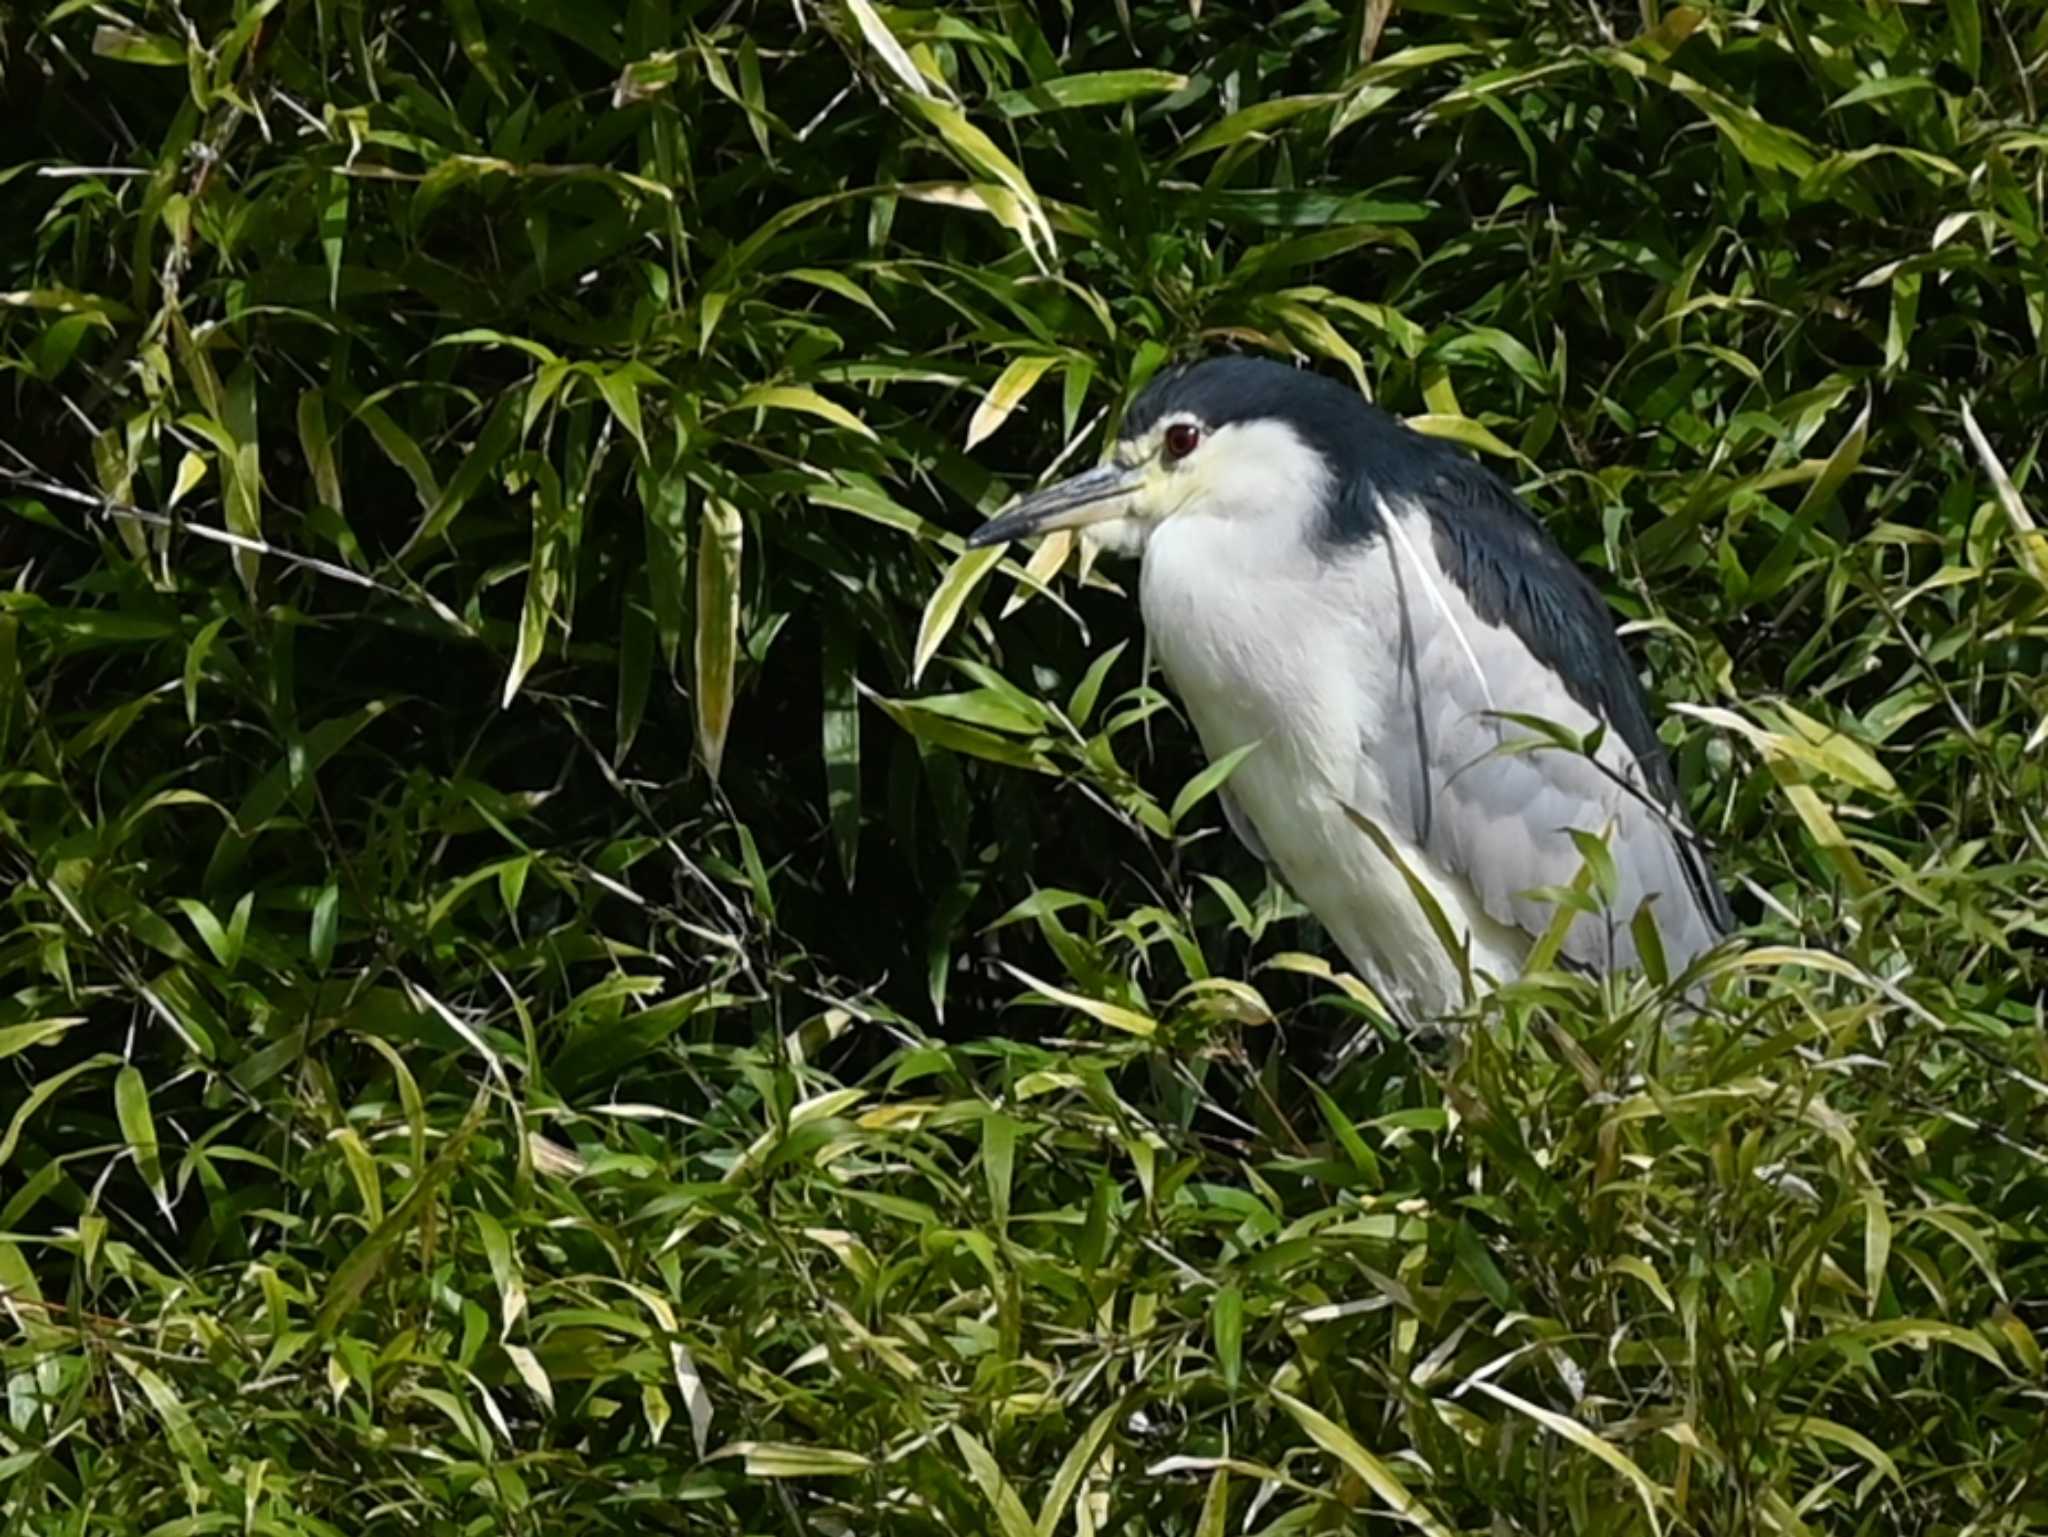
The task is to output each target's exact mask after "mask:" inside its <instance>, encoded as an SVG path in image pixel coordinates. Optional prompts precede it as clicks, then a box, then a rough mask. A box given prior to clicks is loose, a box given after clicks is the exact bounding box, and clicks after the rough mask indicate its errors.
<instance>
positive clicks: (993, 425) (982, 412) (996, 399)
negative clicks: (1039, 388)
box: [967, 357, 1059, 449]
mask: <svg viewBox="0 0 2048 1537" xmlns="http://www.w3.org/2000/svg"><path fill="white" fill-rule="evenodd" d="M1058 361H1059V359H1058V358H1054V357H1026V358H1013V359H1012V360H1011V361H1010V365H1009V366H1008V367H1007V368H1005V369H1004V370H1003V371H1002V373H1001V374H999V375H998V376H997V378H996V382H995V383H994V384H992V385H990V386H989V392H988V394H987V396H986V397H985V398H984V399H983V400H982V402H981V404H980V405H979V406H976V407H975V409H974V416H973V418H972V419H971V420H970V421H969V422H968V423H967V446H968V447H969V448H970V449H971V448H973V447H974V446H975V445H976V444H978V443H979V442H981V440H982V439H983V438H985V437H987V436H988V435H989V434H990V433H992V432H994V431H995V430H996V429H997V428H998V427H1000V426H1002V425H1003V422H1004V421H1005V419H1007V418H1008V416H1009V414H1010V413H1011V412H1012V411H1014V410H1016V409H1017V407H1018V406H1019V405H1021V404H1023V401H1024V397H1025V396H1026V395H1028V394H1030V393H1031V387H1032V386H1033V385H1034V384H1036V383H1038V381H1039V380H1040V379H1042V378H1044V377H1045V373H1046V370H1047V369H1049V368H1051V367H1052V366H1053V364H1055V363H1057V362H1058Z"/></svg>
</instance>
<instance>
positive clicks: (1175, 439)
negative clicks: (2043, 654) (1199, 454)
mask: <svg viewBox="0 0 2048 1537" xmlns="http://www.w3.org/2000/svg"><path fill="white" fill-rule="evenodd" d="M1201 441H1202V429H1201V428H1199V427H1197V426H1196V425H1195V424H1194V423H1193V422H1175V423H1174V424H1173V425H1172V426H1171V427H1168V428H1167V429H1166V457H1167V458H1169V459H1185V458H1187V456H1188V455H1189V454H1191V453H1193V452H1194V451H1195V445H1196V444H1197V443H1200V442H1201Z"/></svg>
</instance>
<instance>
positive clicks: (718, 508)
mask: <svg viewBox="0 0 2048 1537" xmlns="http://www.w3.org/2000/svg"><path fill="white" fill-rule="evenodd" d="M745 533H746V525H745V523H744V522H743V521H742V520H741V518H740V512H739V509H738V508H737V507H735V506H733V505H732V503H730V502H728V501H726V500H725V499H724V498H723V497H718V496H713V497H710V498H707V499H706V501H705V503H704V511H703V516H702V517H701V519H700V520H699V529H698V539H697V628H696V640H695V644H694V648H693V650H692V653H691V655H692V662H693V672H694V675H695V677H696V681H697V689H696V701H695V702H696V709H697V753H698V756H699V757H701V758H702V759H703V760H704V768H705V771H706V772H707V773H709V774H710V776H711V777H712V779H713V780H716V779H717V778H718V770H719V767H720V765H721V764H722V763H723V762H724V760H725V738H726V733H727V732H728V731H729V730H730V729H731V727H732V707H733V679H734V668H735V666H736V665H737V663H738V660H739V627H740V559H741V550H742V545H743V542H744V539H745Z"/></svg>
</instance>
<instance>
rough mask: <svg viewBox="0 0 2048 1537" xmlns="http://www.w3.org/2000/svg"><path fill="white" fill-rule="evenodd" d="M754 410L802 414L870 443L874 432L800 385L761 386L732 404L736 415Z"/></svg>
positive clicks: (854, 417) (830, 401)
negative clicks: (751, 408)
mask: <svg viewBox="0 0 2048 1537" xmlns="http://www.w3.org/2000/svg"><path fill="white" fill-rule="evenodd" d="M748 407H755V408H759V409H763V410H781V411H802V412H805V413H807V414H808V415H811V416H815V417H818V418H819V419H820V420H823V421H828V422H830V423H831V424H832V425H833V426H835V427H844V428H845V429H846V430H847V431H848V432H857V433H859V434H860V435H861V436H862V437H864V438H868V439H870V440H872V439H873V438H874V436H875V434H874V431H873V430H872V429H871V428H870V427H869V426H868V424H867V423H866V422H864V421H862V420H861V419H860V418H859V417H857V416H855V415H854V414H853V413H852V412H851V411H849V410H847V409H846V407H844V406H842V405H840V404H839V403H838V402H837V401H834V400H827V399H826V398H825V397H824V396H823V395H820V394H819V393H818V392H817V391H816V390H814V389H812V388H810V386H808V385H803V384H760V385H756V386H755V387H754V388H753V389H750V390H748V391H747V392H746V393H745V394H743V395H741V396H740V398H739V399H738V400H735V401H734V402H733V403H732V406H731V409H732V410H735V411H739V410H745V409H747V408H748Z"/></svg>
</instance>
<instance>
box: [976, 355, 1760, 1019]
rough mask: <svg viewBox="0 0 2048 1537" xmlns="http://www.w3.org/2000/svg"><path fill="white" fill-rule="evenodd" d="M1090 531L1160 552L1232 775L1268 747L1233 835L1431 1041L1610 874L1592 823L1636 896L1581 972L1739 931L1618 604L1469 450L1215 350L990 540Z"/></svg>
mask: <svg viewBox="0 0 2048 1537" xmlns="http://www.w3.org/2000/svg"><path fill="white" fill-rule="evenodd" d="M1084 526H1086V527H1088V528H1090V530H1091V534H1092V537H1094V538H1095V539H1097V540H1098V541H1100V542H1101V543H1103V544H1104V545H1106V546H1108V547H1109V548H1110V549H1112V550H1120V551H1122V552H1124V553H1128V554H1136V555H1139V556H1140V557H1142V562H1143V564H1142V570H1141V574H1140V583H1139V592H1140V599H1141V604H1140V606H1141V608H1142V610H1143V613H1144V618H1145V627H1146V631H1147V633H1148V635H1149V637H1150V640H1151V646H1152V651H1153V654H1154V656H1155V657H1156V658H1157V659H1158V662H1159V664H1160V666H1161V668H1162V669H1163V670H1164V672H1165V674H1166V677H1167V680H1168V681H1169V682H1170V683H1171V684H1172V686H1173V688H1174V690H1175V692H1176V693H1178V694H1179V695H1180V697H1181V699H1182V701H1183V702H1184V703H1185V705H1186V706H1187V711H1188V714H1189V715H1190V717H1192V719H1193V721H1194V725H1195V729H1196V730H1197V732H1199V733H1200V735H1201V739H1202V745H1203V747H1204V749H1205V750H1206V751H1207V752H1208V754H1209V756H1210V758H1211V759H1212V760H1214V759H1219V758H1221V757H1222V756H1223V755H1225V754H1226V753H1230V752H1233V751H1235V750H1236V749H1238V748H1240V747H1243V746H1244V745H1245V744H1247V743H1253V742H1256V743H1258V744H1259V745H1258V746H1257V747H1256V748H1255V749H1253V750H1252V751H1251V752H1250V754H1249V755H1248V756H1247V757H1245V758H1244V760H1243V761H1242V762H1241V763H1239V764H1238V766H1237V768H1236V769H1235V771H1234V772H1233V773H1232V775H1231V777H1230V780H1229V783H1228V785H1227V786H1226V787H1225V790H1224V792H1223V793H1224V797H1225V807H1226V810H1227V811H1228V814H1229V817H1230V822H1231V825H1232V827H1233V828H1234V829H1235V830H1236V832H1237V834H1238V836H1239V837H1240V838H1241V839H1243V840H1244V842H1245V843H1246V844H1247V845H1249V846H1250V848H1251V849H1252V851H1253V852H1254V853H1255V854H1257V855H1258V856H1259V857H1260V858H1261V859H1262V860H1264V861H1265V862H1266V863H1267V864H1269V865H1270V866H1272V867H1273V868H1274V869H1275V870H1277V871H1278V873H1279V874H1280V876H1281V877H1282V878H1283V879H1284V880H1285V881H1286V883H1287V884H1288V885H1289V886H1290V887H1292V888H1293V890H1294V892H1295V894H1296V895H1297V896H1298V897H1299V898H1300V899H1301V900H1302V901H1303V902H1304V903H1306V904H1307V906H1308V907H1309V909H1310V910H1311V911H1312V912H1313V913H1314V914H1315V915H1316V917H1317V918H1318V919H1319V920H1320V921H1321V922H1322V924H1323V926H1324V927H1325V928H1326V929H1327V930H1328V931H1329V932H1330V935H1331V937H1332V938H1334V939H1335V940H1336V942H1337V944H1338V945H1339V947H1340V948H1342V950H1343V952H1344V954H1345V956H1346V957H1347V958H1348V959H1349V960H1350V962H1351V964H1352V965H1353V966H1354V967H1356V968H1357V969H1358V971H1359V972H1360V974H1361V975H1362V976H1363V977H1364V978H1365V979H1366V980H1367V981H1369V982H1371V983H1373V984H1374V985H1375V986H1376V987H1377V988H1378V989H1379V991H1380V992H1381V994H1382V995H1383V996H1384V997H1385V998H1386V1000H1387V1001H1388V1002H1389V1003H1390V1004H1392V1005H1393V1006H1394V1007H1395V1008H1396V1010H1397V1011H1398V1012H1400V1013H1401V1014H1403V1015H1404V1016H1406V1018H1407V1020H1408V1022H1409V1023H1411V1024H1413V1025H1418V1026H1427V1025H1429V1024H1431V1023H1433V1022H1435V1021H1437V1020H1440V1019H1441V1018H1442V1017H1443V1016H1445V1015H1446V1014H1449V1013H1450V1012H1452V1011H1454V1010H1456V1009H1457V1008H1459V1007H1460V1006H1461V1005H1462V1004H1464V1003H1465V1002H1466V999H1467V989H1466V985H1465V984H1466V978H1467V976H1468V974H1469V975H1470V976H1471V977H1472V978H1473V980H1474V981H1475V983H1476V984H1477V985H1478V986H1479V987H1482V988H1483V987H1484V986H1485V985H1486V980H1487V979H1488V978H1491V979H1493V980H1495V981H1500V980H1506V979H1509V978H1512V977H1514V976H1516V975H1518V974H1519V972H1520V971H1521V969H1522V966H1523V964H1524V962H1525V960H1526V959H1527V957H1528V955H1529V952H1530V950H1531V948H1532V947H1533V945H1534V944H1535V942H1536V939H1537V937H1538V936H1540V935H1542V934H1543V933H1544V932H1545V931H1546V929H1547V928H1549V926H1550V924H1551V922H1552V919H1553V916H1554V915H1555V914H1556V912H1557V907H1556V899H1555V897H1554V896H1546V895H1545V893H1544V888H1552V889H1553V891H1554V890H1555V889H1556V888H1561V887H1567V886H1569V885H1571V884H1572V882H1573V881H1574V879H1575V878H1577V877H1578V876H1579V874H1580V872H1581V871H1582V869H1584V868H1586V863H1585V854H1584V851H1583V850H1582V848H1581V847H1580V844H1579V842H1578V841H1576V840H1575V839H1574V838H1573V836H1572V833H1573V831H1574V830H1577V831H1579V832H1581V833H1585V834H1591V835H1592V836H1594V837H1596V838H1603V839H1604V840H1605V842H1606V845H1607V848H1608V850H1609V853H1610V854H1611V856H1612V862H1613V885H1614V891H1613V900H1612V901H1611V902H1609V903H1608V904H1607V905H1606V907H1605V908H1604V909H1603V910H1600V911H1581V912H1579V914H1578V916H1577V917H1576V918H1574V919H1573V920H1572V921H1571V926H1570V928H1569V929H1568V930H1567V931H1566V933H1565V938H1564V941H1563V945H1562V955H1563V958H1564V959H1565V960H1566V961H1567V962H1569V963H1572V964H1576V965H1578V966H1580V967H1584V968H1587V969H1591V970H1597V971H1606V970H1611V969H1613V968H1615V967H1619V966H1626V965H1633V964H1635V963H1636V962H1637V961H1638V959H1639V957H1638V952H1637V945H1636V940H1635V936H1634V934H1633V932H1632V921H1633V920H1634V919H1635V917H1636V914H1637V913H1638V912H1639V911H1640V910H1641V909H1642V907H1643V905H1644V904H1645V903H1648V904H1649V905H1650V912H1651V914H1652V916H1653V917H1654V918H1655V920H1656V924H1657V929H1658V935H1659V940H1660V943H1661V946H1662V948H1663V950H1664V953H1665V956H1666V959H1667V961H1668V963H1669V964H1670V966H1671V969H1672V970H1673V972H1674V973H1675V972H1676V971H1678V970H1679V969H1681V968H1682V967H1683V966H1685V965H1686V964H1687V963H1689V962H1691V961H1692V960H1693V959H1694V958H1695V957H1697V956H1698V955H1699V954H1700V953H1701V952H1702V951H1704V950H1706V949H1708V948H1710V947H1711V946H1712V945H1713V944H1714V943H1715V942H1716V940H1717V939H1719V938H1720V936H1721V935H1722V934H1723V933H1724V932H1725V930H1726V929H1727V928H1728V926H1729V922H1730V920H1729V914H1728V907H1727V902H1726V899H1725V897H1724V896H1723V894H1722V892H1721V889H1720V887H1719V886H1718V885H1717V884H1716V882H1715V880H1714V877H1713V874H1712V872H1711V871H1710V870H1709V868H1708V865H1707V861H1706V858H1705V855H1704V852H1703V850H1702V848H1701V846H1700V843H1699V840H1698V837H1697V835H1696V834H1695V833H1694V831H1693V829H1692V826H1691V824H1690V823H1689V822H1688V821H1687V819H1686V816H1685V812H1684V810H1683V809H1682V807H1681V806H1680V804H1679V801H1678V794H1677V785H1676V781H1675V779H1674V777H1673V775H1672V772H1671V766H1670V763H1669V762H1668V760H1667V759H1666V758H1665V755H1664V751H1663V747H1662V745H1661V744H1660V743H1659V742H1658V740H1657V734H1656V731H1655V730H1654V728H1653V727H1652V725H1651V723H1650V717H1649V712H1648V710H1647V708H1646V707H1645V704H1644V700H1643V695H1642V690H1641V688H1640V686H1639V685H1638V683H1637V679H1636V675H1635V671H1634V669H1633V668H1632V667H1631V666H1630V664H1629V660H1628V656H1627V654H1626V652H1625V651H1624V650H1623V648H1622V645H1621V641H1620V638H1619V637H1618V636H1617V635H1616V633H1615V627H1614V620H1613V617H1612V615H1611V614H1610V612H1609V610H1608V608H1607V605H1606V603H1605V602H1604V601H1603V600H1602V599H1601V597H1600V594H1599V592H1598V591H1597V590H1596V589H1595V588H1594V586H1593V584H1592V583H1591V582H1590V581H1588V580H1587V578H1586V576H1585V575H1584V574H1583V573H1582V572H1581V571H1580V570H1579V569H1578V567H1577V566H1576V565H1574V564H1573V562H1572V561H1571V560H1570V558H1569V557H1567V556H1566V555H1565V554H1564V552H1563V551H1562V550H1560V549H1559V548H1558V547H1557V546H1556V545H1555V544H1554V543H1552V541H1551V540H1550V538H1549V536H1548V535H1546V534H1545V533H1544V531H1543V528H1542V525H1541V524H1539V523H1538V522H1537V521H1536V518H1535V515H1534V514H1533V513H1531V512H1530V511H1529V510H1528V509H1527V508H1526V507H1524V506H1523V505H1522V504H1521V502H1519V501H1518V500H1517V499H1516V498H1515V496H1514V494H1513V492H1511V491H1510V490H1509V489H1508V488H1507V486H1506V485H1504V484H1503V483H1502V482H1501V481H1500V480H1498V479H1497V478H1495V476H1494V475H1493V474H1492V473H1491V472H1490V471H1488V470H1486V469H1485V468H1483V467H1482V466H1480V465H1479V464H1477V463H1476V462H1474V461H1473V460H1471V459H1469V458H1467V457H1466V456H1465V455H1464V454H1462V453H1460V452H1459V451H1457V450H1456V449H1454V448H1452V447H1450V446H1448V445H1447V444H1445V443H1443V442H1441V441H1438V440H1436V439H1432V438H1427V437H1423V436H1421V435H1420V434H1418V433H1415V432H1413V431H1411V430H1410V429H1409V428H1407V427H1405V426H1403V425H1402V424H1401V423H1399V422H1397V421H1395V420H1394V419H1393V418H1392V417H1390V416H1388V415H1387V414H1386V413H1384V412H1383V411H1380V410H1379V409H1377V408H1376V407H1374V406H1372V405H1369V404H1367V403H1366V401H1364V400H1363V399H1362V398H1360V397H1359V396H1358V395H1356V394H1354V393H1353V392H1352V391H1350V390H1348V389H1346V388H1344V387H1343V386H1341V385H1339V384H1336V383H1333V382H1331V381H1330V380H1327V379H1324V378H1321V377H1319V376H1317V375H1315V374H1312V373H1306V372H1302V371H1299V370H1296V369H1293V368H1289V367H1286V366H1285V365H1283V364H1279V363H1274V362H1268V361H1264V360H1259V359H1252V358H1214V359H1210V360H1209V361H1206V362H1201V363H1196V364H1193V365H1190V366H1186V367H1183V368H1178V369H1175V370H1173V371H1171V372H1169V373H1166V374H1164V375H1162V376H1161V377H1159V378H1157V379H1155V380H1154V381H1153V382H1152V384H1150V385H1149V386H1148V387H1147V388H1146V390H1145V391H1144V393H1143V394H1141V395H1140V396H1139V397H1138V399H1137V400H1136V401H1135V402H1134V403H1133V405H1132V406H1131V409H1130V411H1129V413H1128V414H1127V415H1126V417H1125V418H1124V424H1123V431H1122V435H1121V436H1120V437H1119V439H1118V441H1117V443H1116V446H1115V451H1114V452H1113V453H1112V455H1111V456H1110V458H1109V460H1108V462H1106V463H1104V464H1102V465H1100V466H1099V467H1097V468H1095V469H1092V470H1089V471H1086V472H1085V473H1083V474H1080V475H1076V476H1074V477H1072V478H1071V479H1069V480H1065V481H1061V482H1060V483H1058V484H1056V485H1052V486H1048V487H1046V488H1044V489H1042V490H1039V491H1036V492H1034V493H1032V494H1031V495H1029V496H1027V497H1025V498H1024V499H1023V500H1022V501H1020V502H1018V503H1017V504H1016V505H1014V506H1013V507H1011V508H1010V509H1009V510H1008V511H1006V512H1004V513H1002V514H1001V515H1000V516H998V517H996V518H995V519H993V520H992V521H990V522H989V523H987V524H986V525H984V526H983V527H982V528H981V529H980V530H978V531H977V532H976V533H975V535H974V537H973V538H972V539H971V540H970V541H969V542H970V543H971V544H974V545H977V546H984V545H990V544H996V543H999V542H1002V541H1004V540H1010V539H1021V538H1027V537H1029V536H1031V535H1033V534H1040V533H1045V532H1049V531H1051V530H1054V529H1063V528H1081V527H1084ZM1514 717H1523V718H1524V719H1523V720H1520V721H1518V720H1516V719H1514ZM1530 717H1534V718H1536V719H1537V722H1540V723H1547V724H1548V726H1550V727H1561V728H1563V730H1562V732H1559V731H1556V730H1554V729H1546V728H1545V724H1532V723H1531V722H1530V721H1529V720H1528V719H1527V718H1530ZM1566 733H1568V734H1569V735H1566ZM1397 860H1398V862H1397ZM1404 866H1405V870H1404V868H1403V867H1404ZM1411 881H1412V882H1416V883H1419V884H1420V885H1422V886H1423V887H1426V888H1427V890H1428V892H1429V895H1430V896H1431V897H1432V898H1433V899H1434V904H1435V906H1436V908H1437V909H1438V911H1439V913H1440V914H1441V916H1442V917H1443V918H1444V919H1446V920H1447V921H1448V922H1447V926H1448V928H1449V929H1450V930H1451V931H1452V933H1453V935H1454V936H1455V938H1456V940H1457V942H1458V945H1459V947H1460V949H1462V951H1463V952H1464V957H1465V959H1464V961H1463V963H1461V961H1460V959H1459V957H1458V956H1457V955H1455V954H1453V953H1452V951H1451V949H1450V948H1449V947H1447V946H1446V945H1445V943H1444V942H1443V936H1442V933H1441V930H1440V927H1439V925H1438V923H1437V922H1436V921H1435V918H1434V916H1433V915H1432V914H1431V913H1430V911H1429V907H1428V905H1427V904H1425V903H1423V902H1421V901H1419V900H1418V898H1417V896H1416V895H1415V892H1414V889H1413V885H1412V884H1411Z"/></svg>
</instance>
